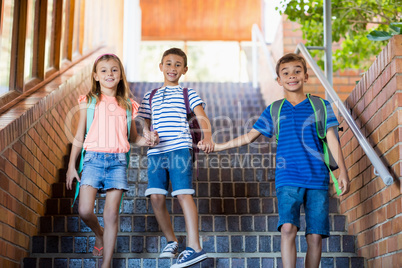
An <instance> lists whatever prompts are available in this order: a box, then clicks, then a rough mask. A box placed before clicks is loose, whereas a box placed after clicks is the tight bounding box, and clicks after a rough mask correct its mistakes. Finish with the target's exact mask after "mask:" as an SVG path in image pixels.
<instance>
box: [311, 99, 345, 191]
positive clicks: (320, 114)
mask: <svg viewBox="0 0 402 268" xmlns="http://www.w3.org/2000/svg"><path fill="white" fill-rule="evenodd" d="M307 98H308V100H309V101H310V104H311V106H312V107H313V110H314V116H315V126H316V130H317V136H318V138H319V139H320V140H321V141H322V147H323V153H324V163H325V165H326V166H327V167H328V170H329V173H330V175H331V179H332V181H333V182H334V187H335V190H336V193H337V194H338V195H340V194H341V192H342V191H341V190H340V189H339V184H338V180H337V179H336V177H335V175H334V173H333V172H332V170H334V169H336V168H337V166H336V162H335V160H334V159H333V157H332V154H331V152H330V151H329V148H328V143H327V139H326V137H327V107H326V106H325V102H324V100H323V99H322V98H320V97H318V96H314V95H310V93H308V94H307ZM335 134H337V133H336V132H335ZM331 166H336V168H331Z"/></svg>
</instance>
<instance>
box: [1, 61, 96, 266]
mask: <svg viewBox="0 0 402 268" xmlns="http://www.w3.org/2000/svg"><path fill="white" fill-rule="evenodd" d="M93 60H94V59H93V58H88V59H86V60H83V61H81V62H80V63H78V64H76V65H75V66H73V67H72V68H71V69H69V70H68V71H66V72H64V73H63V74H62V75H60V76H59V77H57V78H56V79H54V80H53V81H51V82H50V83H49V84H47V85H45V86H44V87H43V88H40V89H39V90H37V91H36V92H33V93H32V94H30V95H29V96H26V97H25V98H24V99H23V100H22V101H20V102H19V103H18V104H17V105H15V106H13V107H12V108H11V109H10V110H8V111H7V112H5V113H3V114H1V115H0V136H1V139H0V215H1V216H0V267H19V266H20V262H21V260H22V259H23V257H25V256H26V255H27V253H28V249H29V246H30V245H29V241H30V237H31V236H33V235H35V234H36V233H37V231H38V229H39V228H38V223H39V217H40V216H42V215H43V214H44V212H45V209H46V208H45V204H46V200H47V199H48V198H49V197H50V195H51V192H52V184H53V183H54V182H56V181H58V180H59V179H60V178H59V175H58V171H59V169H61V168H63V167H65V166H66V165H67V163H66V161H68V159H67V158H66V156H67V155H68V154H69V150H70V145H69V144H70V143H71V137H72V136H71V133H70V134H68V133H69V132H72V133H75V130H74V125H76V123H75V122H76V118H77V117H76V116H75V117H73V120H72V122H73V123H72V126H67V130H66V129H65V125H66V124H65V123H66V122H67V121H66V115H67V113H68V112H69V111H70V110H71V108H72V107H74V106H76V105H77V98H78V95H79V94H85V93H86V92H88V90H89V86H90V79H89V75H90V73H91V68H92V63H93ZM71 128H72V130H71Z"/></svg>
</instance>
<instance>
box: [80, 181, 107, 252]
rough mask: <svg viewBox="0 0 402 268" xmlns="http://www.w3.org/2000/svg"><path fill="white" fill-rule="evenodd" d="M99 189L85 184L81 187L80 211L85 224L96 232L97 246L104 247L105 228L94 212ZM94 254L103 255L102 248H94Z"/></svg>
mask: <svg viewBox="0 0 402 268" xmlns="http://www.w3.org/2000/svg"><path fill="white" fill-rule="evenodd" d="M97 192H98V190H97V189H95V188H93V187H91V186H89V185H83V186H81V189H80V202H79V205H78V213H79V215H80V217H81V219H82V220H83V221H84V222H85V224H86V225H87V226H88V227H89V228H91V230H92V231H93V232H94V234H95V247H97V248H98V249H101V248H102V247H103V228H102V227H101V226H100V224H99V221H98V218H97V217H96V215H95V213H94V205H95V197H96V193H97ZM92 253H93V255H94V256H102V250H97V249H95V248H94V250H93V252H92Z"/></svg>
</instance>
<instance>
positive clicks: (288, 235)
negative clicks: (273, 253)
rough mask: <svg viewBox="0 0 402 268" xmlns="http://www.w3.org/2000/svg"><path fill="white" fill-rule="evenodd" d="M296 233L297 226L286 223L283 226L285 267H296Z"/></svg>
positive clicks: (283, 259) (282, 245) (282, 244)
mask: <svg viewBox="0 0 402 268" xmlns="http://www.w3.org/2000/svg"><path fill="white" fill-rule="evenodd" d="M296 234H297V227H296V226H295V225H293V224H290V223H285V224H283V225H282V227H281V256H282V264H283V267H284V268H289V267H291V268H294V267H296V257H297V256H296V242H295V239H296Z"/></svg>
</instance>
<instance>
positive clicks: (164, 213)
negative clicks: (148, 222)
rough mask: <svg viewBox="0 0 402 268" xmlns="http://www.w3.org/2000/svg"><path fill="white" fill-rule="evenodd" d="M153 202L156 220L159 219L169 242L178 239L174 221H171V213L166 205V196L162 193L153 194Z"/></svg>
mask: <svg viewBox="0 0 402 268" xmlns="http://www.w3.org/2000/svg"><path fill="white" fill-rule="evenodd" d="M151 203H152V208H153V210H154V213H155V217H156V220H157V221H158V224H159V226H160V227H161V230H162V232H163V234H164V235H165V237H166V240H167V241H168V242H170V241H177V238H176V235H175V234H174V231H173V226H172V222H171V221H170V215H169V212H168V210H167V207H166V196H165V195H162V194H152V195H151Z"/></svg>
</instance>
